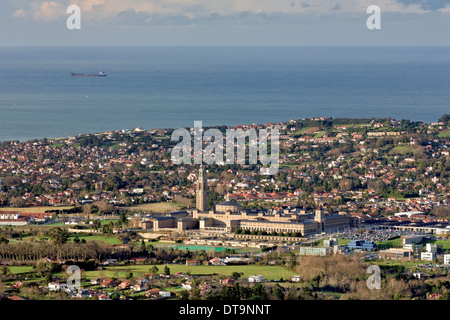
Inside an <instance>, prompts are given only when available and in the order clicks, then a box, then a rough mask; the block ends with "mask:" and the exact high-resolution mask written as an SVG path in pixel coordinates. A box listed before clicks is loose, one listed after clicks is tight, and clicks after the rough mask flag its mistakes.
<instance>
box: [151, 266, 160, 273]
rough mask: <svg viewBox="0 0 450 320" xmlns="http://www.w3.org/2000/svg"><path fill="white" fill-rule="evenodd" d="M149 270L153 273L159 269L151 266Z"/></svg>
mask: <svg viewBox="0 0 450 320" xmlns="http://www.w3.org/2000/svg"><path fill="white" fill-rule="evenodd" d="M150 272H151V273H153V274H158V272H159V269H158V267H157V266H153V267H152V268H151V269H150Z"/></svg>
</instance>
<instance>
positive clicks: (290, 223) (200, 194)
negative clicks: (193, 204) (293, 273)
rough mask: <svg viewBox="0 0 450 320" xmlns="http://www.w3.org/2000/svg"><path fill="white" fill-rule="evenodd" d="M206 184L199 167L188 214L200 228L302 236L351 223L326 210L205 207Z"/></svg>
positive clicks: (233, 204)
mask: <svg viewBox="0 0 450 320" xmlns="http://www.w3.org/2000/svg"><path fill="white" fill-rule="evenodd" d="M205 199H207V190H206V183H205V178H204V174H203V168H201V169H200V172H199V177H198V181H197V208H196V209H194V210H193V211H192V217H193V218H194V219H196V220H199V228H200V230H203V231H223V232H233V231H235V230H236V229H241V230H249V231H266V232H267V233H272V232H277V233H279V232H283V233H286V232H289V233H299V234H301V235H302V236H303V235H308V234H312V233H319V232H330V231H336V232H338V231H343V230H345V229H347V228H349V227H351V226H353V225H354V221H352V219H353V218H352V217H351V216H350V215H348V214H345V213H327V212H325V211H324V210H321V209H320V210H316V211H315V212H314V213H307V212H306V211H305V210H303V209H300V208H297V207H293V208H292V207H291V208H286V209H283V210H243V209H242V206H241V205H240V204H238V203H236V202H234V201H230V199H229V196H227V199H226V200H225V201H224V202H221V203H219V204H217V205H215V206H214V208H212V209H210V210H207V209H206V203H205V201H206V200H205Z"/></svg>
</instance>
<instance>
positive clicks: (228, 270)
mask: <svg viewBox="0 0 450 320" xmlns="http://www.w3.org/2000/svg"><path fill="white" fill-rule="evenodd" d="M165 266H166V265H156V267H158V269H159V270H160V272H163V270H164V267H165ZM167 266H168V267H169V269H170V273H171V274H174V273H175V272H183V273H188V272H189V273H190V274H191V275H212V274H219V275H224V276H230V275H231V274H232V273H233V272H243V273H244V274H243V277H244V278H246V277H249V276H251V275H262V276H263V277H264V279H266V280H280V278H283V279H290V278H291V277H292V276H293V275H295V273H294V272H293V271H290V270H287V269H286V268H284V267H281V266H255V265H240V266H239V265H238V266H205V265H200V266H186V265H180V264H169V265H167ZM152 267H153V265H131V266H118V267H106V268H105V270H103V271H86V277H87V278H95V277H117V278H121V277H125V276H126V274H127V273H128V272H132V273H133V276H143V275H144V274H147V273H150V269H151V268H152Z"/></svg>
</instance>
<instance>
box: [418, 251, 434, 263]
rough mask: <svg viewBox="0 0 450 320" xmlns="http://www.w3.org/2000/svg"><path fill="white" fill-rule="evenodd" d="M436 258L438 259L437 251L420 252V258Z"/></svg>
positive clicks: (427, 259)
mask: <svg viewBox="0 0 450 320" xmlns="http://www.w3.org/2000/svg"><path fill="white" fill-rule="evenodd" d="M434 259H436V253H434V252H422V253H421V254H420V260H424V261H433V260H434Z"/></svg>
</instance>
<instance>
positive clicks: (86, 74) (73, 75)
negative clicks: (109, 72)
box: [71, 71, 106, 77]
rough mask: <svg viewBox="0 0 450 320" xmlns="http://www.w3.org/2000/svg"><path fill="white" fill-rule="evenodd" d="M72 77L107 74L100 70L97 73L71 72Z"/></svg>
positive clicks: (104, 75) (103, 75)
mask: <svg viewBox="0 0 450 320" xmlns="http://www.w3.org/2000/svg"><path fill="white" fill-rule="evenodd" d="M71 75H72V77H106V74H104V73H103V72H101V71H100V72H99V73H96V74H89V73H71Z"/></svg>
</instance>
